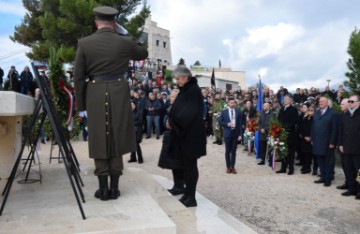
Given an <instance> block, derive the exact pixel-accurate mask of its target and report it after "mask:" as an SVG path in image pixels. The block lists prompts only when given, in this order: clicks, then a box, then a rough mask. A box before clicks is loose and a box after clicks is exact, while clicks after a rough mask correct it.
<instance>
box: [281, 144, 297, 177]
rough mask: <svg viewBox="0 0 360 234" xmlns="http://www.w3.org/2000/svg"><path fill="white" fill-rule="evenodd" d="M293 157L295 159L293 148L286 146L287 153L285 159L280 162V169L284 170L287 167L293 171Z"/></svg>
mask: <svg viewBox="0 0 360 234" xmlns="http://www.w3.org/2000/svg"><path fill="white" fill-rule="evenodd" d="M294 159H295V148H294V147H293V146H290V145H289V146H288V154H287V156H286V158H285V159H283V160H282V162H281V170H286V168H287V167H289V171H292V172H293V171H294Z"/></svg>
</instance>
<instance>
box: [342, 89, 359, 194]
mask: <svg viewBox="0 0 360 234" xmlns="http://www.w3.org/2000/svg"><path fill="white" fill-rule="evenodd" d="M348 103H349V110H348V111H347V112H346V113H344V114H343V116H342V120H343V124H342V125H341V126H340V129H339V150H340V152H341V153H342V156H343V160H344V166H345V168H344V171H345V177H346V181H347V185H348V188H347V189H348V191H346V192H344V193H342V194H341V195H343V196H351V195H355V196H356V199H360V184H359V183H357V182H356V176H357V173H358V171H359V170H360V144H359V139H360V108H359V106H360V97H359V96H358V95H353V96H351V97H350V99H349V100H348Z"/></svg>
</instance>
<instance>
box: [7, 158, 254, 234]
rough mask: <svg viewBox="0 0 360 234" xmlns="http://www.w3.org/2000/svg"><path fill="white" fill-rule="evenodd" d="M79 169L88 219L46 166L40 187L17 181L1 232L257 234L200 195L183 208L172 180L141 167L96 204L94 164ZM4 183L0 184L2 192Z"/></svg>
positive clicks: (56, 170)
mask: <svg viewBox="0 0 360 234" xmlns="http://www.w3.org/2000/svg"><path fill="white" fill-rule="evenodd" d="M81 170H82V171H81V175H82V179H83V181H84V184H85V187H84V188H83V192H84V194H85V199H86V203H83V204H82V205H83V208H84V212H85V214H86V217H87V219H86V220H83V219H82V218H81V214H80V211H79V209H78V206H77V203H76V200H75V197H74V194H73V191H72V189H71V186H70V183H69V181H68V178H67V175H66V174H65V170H64V168H63V165H61V164H60V165H59V164H57V163H54V164H47V163H46V164H45V165H43V167H42V174H43V182H42V184H40V183H34V184H18V183H17V182H16V181H18V180H19V179H21V178H22V177H24V176H25V175H24V174H23V173H21V174H20V175H19V177H17V178H16V181H15V182H14V184H13V187H12V191H11V193H10V196H9V198H8V201H7V204H6V207H5V210H4V213H3V215H2V216H0V227H1V228H0V233H52V234H54V233H147V234H148V233H150V234H152V233H154V234H155V233H156V234H162V233H166V234H175V233H226V234H231V233H255V232H254V231H253V230H251V229H250V228H249V227H247V226H246V225H244V224H243V223H241V222H240V221H238V220H236V219H235V218H234V217H232V216H231V215H229V214H228V213H226V212H224V211H223V210H221V209H220V208H219V207H217V206H216V205H214V204H213V203H212V202H210V201H209V200H207V199H206V198H205V197H203V196H202V195H201V194H197V201H198V207H194V208H186V207H185V206H183V205H182V204H181V203H180V202H179V201H178V200H177V199H178V197H174V196H171V195H170V194H169V193H168V192H167V190H166V188H169V187H171V185H172V182H171V181H169V180H168V179H166V178H164V177H161V176H157V175H151V174H149V173H148V172H146V171H144V170H142V169H139V168H127V169H126V170H124V175H123V176H122V177H121V178H120V190H121V197H120V198H119V199H118V200H111V201H106V202H104V201H100V200H98V199H96V198H95V197H94V196H93V194H94V191H95V190H96V189H97V186H98V183H97V179H96V178H95V177H94V175H93V173H92V170H93V166H92V165H88V164H82V168H81ZM36 176H37V175H36V173H31V174H30V178H32V177H36ZM4 185H5V181H4V180H0V189H1V190H2V189H3V187H4ZM0 202H2V198H0Z"/></svg>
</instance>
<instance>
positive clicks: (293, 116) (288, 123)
mask: <svg viewBox="0 0 360 234" xmlns="http://www.w3.org/2000/svg"><path fill="white" fill-rule="evenodd" d="M292 101H293V98H292V96H291V95H290V94H286V95H285V96H284V107H282V108H281V109H280V111H279V115H278V120H279V121H280V123H281V124H282V126H283V128H284V129H285V131H286V132H287V133H288V138H287V145H288V154H287V156H286V158H284V159H282V161H281V169H280V170H278V171H277V172H276V173H286V169H287V167H289V171H288V175H292V174H294V158H295V149H296V144H297V134H296V124H297V122H298V110H297V108H296V107H294V106H293V105H292Z"/></svg>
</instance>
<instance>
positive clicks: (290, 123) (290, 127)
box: [278, 105, 298, 147]
mask: <svg viewBox="0 0 360 234" xmlns="http://www.w3.org/2000/svg"><path fill="white" fill-rule="evenodd" d="M278 120H279V121H280V122H281V124H282V125H283V128H284V129H285V131H286V132H287V133H288V139H287V143H288V146H290V147H296V145H297V140H298V137H297V131H296V124H297V122H298V110H297V109H296V107H294V106H292V105H290V106H289V107H287V108H286V110H285V111H284V107H282V108H281V109H280V111H279V115H278Z"/></svg>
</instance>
